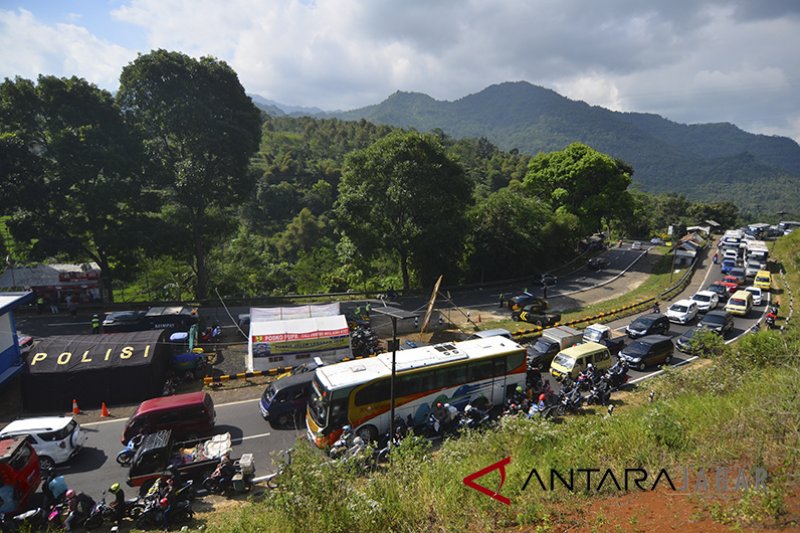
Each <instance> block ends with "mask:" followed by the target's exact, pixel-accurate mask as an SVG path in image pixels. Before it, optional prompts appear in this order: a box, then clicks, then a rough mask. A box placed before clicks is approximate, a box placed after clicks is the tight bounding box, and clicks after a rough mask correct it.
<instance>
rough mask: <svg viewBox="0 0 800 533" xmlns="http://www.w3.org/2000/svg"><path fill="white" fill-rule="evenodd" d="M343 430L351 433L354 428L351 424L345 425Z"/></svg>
mask: <svg viewBox="0 0 800 533" xmlns="http://www.w3.org/2000/svg"><path fill="white" fill-rule="evenodd" d="M342 431H343V432H345V433H350V432H351V431H353V428H351V427H350V426H349V425H347V426H343V427H342Z"/></svg>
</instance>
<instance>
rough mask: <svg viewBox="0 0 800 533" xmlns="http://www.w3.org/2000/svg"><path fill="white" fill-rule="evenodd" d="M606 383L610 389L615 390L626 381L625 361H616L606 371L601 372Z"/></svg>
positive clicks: (626, 367)
mask: <svg viewBox="0 0 800 533" xmlns="http://www.w3.org/2000/svg"><path fill="white" fill-rule="evenodd" d="M601 379H602V380H603V381H605V382H606V383H607V384H608V388H609V390H611V391H615V390H617V389H619V388H620V387H622V386H623V385H624V384H625V383H627V382H628V363H626V362H625V361H622V360H620V361H617V362H616V364H614V366H612V367H611V368H609V369H608V372H606V373H605V374H603V377H602V378H601Z"/></svg>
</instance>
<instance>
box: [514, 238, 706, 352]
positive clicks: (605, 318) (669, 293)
mask: <svg viewBox="0 0 800 533" xmlns="http://www.w3.org/2000/svg"><path fill="white" fill-rule="evenodd" d="M706 246H707V245H706ZM698 261H699V257H695V259H694V261H692V264H691V265H689V268H687V269H686V272H684V273H683V275H682V276H681V277H680V279H678V281H677V283H675V285H673V286H672V287H669V288H667V289H665V290H663V291H662V292H660V293H659V294H658V295H657V296H654V297H652V298H647V299H645V300H641V301H639V302H636V303H633V304H629V305H625V306H623V307H619V308H616V309H612V310H610V311H605V312H602V313H597V314H595V315H592V316H587V317H580V318H577V319H574V320H569V321H567V322H556V323H555V324H553V325H552V326H550V327H556V326H575V325H578V324H585V323H588V322H600V323H603V322H610V321H611V320H616V319H618V318H625V317H628V316H631V315H635V314H636V313H639V312H641V310H642V309H643V308H645V307H647V306H650V305H652V304H654V303H655V302H656V301H657V300H659V299H669V298H672V297H673V296H674V295H675V294H677V293H679V292H680V291H682V290H683V289H685V288H686V286H687V285H688V284H689V281H690V280H691V278H692V275H693V274H694V271H695V270H696V268H697V265H698ZM544 329H545V328H542V327H541V326H533V327H531V328H528V329H524V330H516V331H512V332H511V336H512V337H513V338H514V340H528V339H535V338H537V337H540V336H541V335H542V331H543V330H544Z"/></svg>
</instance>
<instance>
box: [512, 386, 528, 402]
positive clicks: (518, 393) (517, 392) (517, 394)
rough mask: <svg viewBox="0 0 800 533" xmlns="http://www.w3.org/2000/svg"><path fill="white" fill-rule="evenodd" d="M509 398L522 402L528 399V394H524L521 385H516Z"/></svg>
mask: <svg viewBox="0 0 800 533" xmlns="http://www.w3.org/2000/svg"><path fill="white" fill-rule="evenodd" d="M511 400H512V401H513V402H514V403H516V404H522V403H524V402H526V401H527V400H528V396H527V395H526V394H525V389H523V388H522V385H517V388H516V389H514V392H513V393H512V394H511Z"/></svg>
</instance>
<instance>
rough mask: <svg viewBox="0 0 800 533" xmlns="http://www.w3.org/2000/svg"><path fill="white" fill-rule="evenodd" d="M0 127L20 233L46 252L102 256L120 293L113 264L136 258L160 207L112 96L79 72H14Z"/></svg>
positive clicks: (7, 195) (7, 199) (3, 91)
mask: <svg viewBox="0 0 800 533" xmlns="http://www.w3.org/2000/svg"><path fill="white" fill-rule="evenodd" d="M0 130H2V132H3V134H2V135H1V136H0V137H1V138H0V161H2V164H0V181H2V183H3V187H2V195H3V201H2V202H0V203H2V204H3V205H5V206H6V210H7V211H8V212H9V214H10V215H11V219H10V220H9V221H8V226H9V228H10V229H11V232H12V234H13V235H14V238H15V239H18V240H20V241H23V242H30V243H33V246H32V249H31V252H32V254H33V255H34V256H38V257H40V258H41V257H45V256H47V255H52V254H58V253H61V254H65V255H67V256H68V257H72V258H74V259H78V260H87V259H92V260H94V261H96V262H97V264H98V265H99V266H100V269H101V271H102V283H103V288H104V293H105V295H106V297H107V298H109V299H111V298H112V297H113V296H112V292H111V283H112V277H113V270H114V268H115V267H116V266H117V265H120V264H125V263H126V262H129V261H131V260H132V259H133V254H134V252H135V249H136V244H137V241H138V238H137V237H138V235H139V233H138V232H139V230H140V229H141V222H142V221H143V220H144V219H145V218H146V214H147V213H146V210H147V209H149V208H151V207H153V206H152V204H148V203H147V197H146V195H144V194H143V193H142V190H143V187H144V186H145V183H144V181H143V179H142V173H141V165H142V150H141V144H140V143H139V142H138V140H137V138H136V136H135V135H133V133H132V131H131V130H130V129H129V128H128V127H127V126H126V125H125V123H124V121H123V120H122V116H121V114H120V112H119V109H118V108H117V106H116V105H115V104H114V100H113V98H112V96H111V94H110V93H108V92H107V91H103V90H101V89H98V88H97V87H96V86H94V85H92V84H90V83H88V82H87V81H86V80H83V79H79V78H75V77H73V78H69V79H64V78H56V77H52V76H40V77H39V79H38V84H34V83H33V82H32V81H30V80H25V79H21V78H17V79H15V80H13V81H12V80H8V79H6V80H5V81H4V82H3V84H2V85H0ZM9 207H10V208H9Z"/></svg>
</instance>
